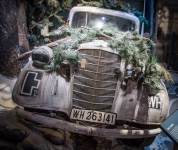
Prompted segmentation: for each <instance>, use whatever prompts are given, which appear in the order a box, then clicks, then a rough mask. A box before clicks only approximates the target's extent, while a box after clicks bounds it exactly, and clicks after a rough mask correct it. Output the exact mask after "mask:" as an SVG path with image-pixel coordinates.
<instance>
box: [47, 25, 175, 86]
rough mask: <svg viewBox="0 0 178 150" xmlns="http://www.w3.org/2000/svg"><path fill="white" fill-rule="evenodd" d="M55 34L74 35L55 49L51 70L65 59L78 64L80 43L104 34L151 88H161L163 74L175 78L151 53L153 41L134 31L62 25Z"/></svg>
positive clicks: (104, 37) (56, 68) (105, 27)
mask: <svg viewBox="0 0 178 150" xmlns="http://www.w3.org/2000/svg"><path fill="white" fill-rule="evenodd" d="M106 33H107V34H106ZM54 34H55V35H62V36H70V37H69V38H68V39H66V40H63V41H62V42H61V43H60V44H58V45H56V46H55V47H54V48H53V51H54V57H53V60H52V63H51V65H50V66H47V68H48V69H49V70H51V71H59V70H60V64H62V62H68V63H72V64H75V63H77V61H78V59H79V57H80V56H79V55H78V51H77V49H78V45H79V44H81V43H86V42H90V41H93V40H95V39H98V37H99V36H102V37H103V38H102V39H103V40H105V41H106V42H108V46H109V47H111V48H112V49H116V51H117V52H118V54H119V55H120V56H121V57H122V58H124V59H126V61H127V63H128V64H131V65H132V66H134V68H135V69H136V70H141V71H142V72H141V74H142V78H143V82H144V83H145V84H148V85H149V87H150V89H160V85H159V82H160V79H161V77H162V76H164V78H165V80H166V81H172V79H171V76H170V74H169V73H168V72H167V71H166V70H164V69H163V68H160V66H159V65H158V63H157V62H156V59H155V57H154V56H153V55H152V54H151V53H150V52H149V49H150V47H151V46H153V45H154V44H153V42H152V41H151V40H150V39H146V38H142V37H141V36H140V35H139V34H136V33H134V32H129V31H128V32H122V31H118V30H117V29H116V28H114V27H112V26H104V27H103V28H101V29H98V28H94V27H92V28H89V27H82V28H71V27H60V28H59V29H58V30H57V31H54V32H52V33H50V35H54Z"/></svg>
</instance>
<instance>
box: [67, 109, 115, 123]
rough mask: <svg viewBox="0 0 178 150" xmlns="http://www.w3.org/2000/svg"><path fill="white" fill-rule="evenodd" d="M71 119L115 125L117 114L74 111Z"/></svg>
mask: <svg viewBox="0 0 178 150" xmlns="http://www.w3.org/2000/svg"><path fill="white" fill-rule="evenodd" d="M70 119H75V120H81V121H88V122H96V123H103V124H110V125H114V124H115V120H116V114H115V113H107V112H100V111H94V110H82V109H72V112H71V114H70Z"/></svg>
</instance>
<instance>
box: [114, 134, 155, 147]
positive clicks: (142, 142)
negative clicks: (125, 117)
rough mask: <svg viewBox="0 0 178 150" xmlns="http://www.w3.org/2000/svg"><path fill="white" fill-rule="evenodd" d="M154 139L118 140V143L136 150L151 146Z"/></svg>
mask: <svg viewBox="0 0 178 150" xmlns="http://www.w3.org/2000/svg"><path fill="white" fill-rule="evenodd" d="M154 139H155V136H154V137H149V138H139V139H116V140H117V142H118V143H120V142H121V143H122V144H123V145H125V146H129V147H132V148H136V149H138V150H139V149H143V147H146V146H149V145H151V144H152V143H153V141H154Z"/></svg>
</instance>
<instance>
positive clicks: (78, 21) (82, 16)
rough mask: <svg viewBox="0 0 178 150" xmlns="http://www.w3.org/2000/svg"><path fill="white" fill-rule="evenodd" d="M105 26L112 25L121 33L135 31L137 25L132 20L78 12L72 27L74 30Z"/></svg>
mask: <svg viewBox="0 0 178 150" xmlns="http://www.w3.org/2000/svg"><path fill="white" fill-rule="evenodd" d="M104 25H112V26H113V27H116V28H118V29H119V30H121V31H134V30H135V23H134V22H133V21H132V20H128V19H127V18H121V17H118V16H112V15H106V14H99V13H90V12H76V13H75V14H74V17H73V20H72V27H74V28H78V27H81V26H93V27H98V28H102V27H103V26H104Z"/></svg>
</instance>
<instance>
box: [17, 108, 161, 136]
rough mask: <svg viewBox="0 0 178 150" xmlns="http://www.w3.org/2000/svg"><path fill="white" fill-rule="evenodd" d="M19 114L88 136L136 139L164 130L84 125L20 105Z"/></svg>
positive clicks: (154, 134)
mask: <svg viewBox="0 0 178 150" xmlns="http://www.w3.org/2000/svg"><path fill="white" fill-rule="evenodd" d="M15 110H16V113H17V116H19V117H22V118H25V119H27V120H30V121H33V122H36V123H40V124H44V125H47V126H50V127H53V128H59V129H62V130H65V131H69V132H74V133H79V134H84V135H88V136H97V137H112V138H120V139H126V138H127V139H135V138H148V137H153V136H156V135H157V134H159V133H160V132H161V131H162V130H161V129H160V128H156V129H151V130H148V129H144V130H127V129H106V128H97V127H91V126H83V125H78V124H74V123H71V122H67V121H64V120H59V119H55V118H50V117H46V116H42V115H38V114H36V113H31V112H27V111H25V110H23V109H21V108H19V107H16V108H15Z"/></svg>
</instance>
